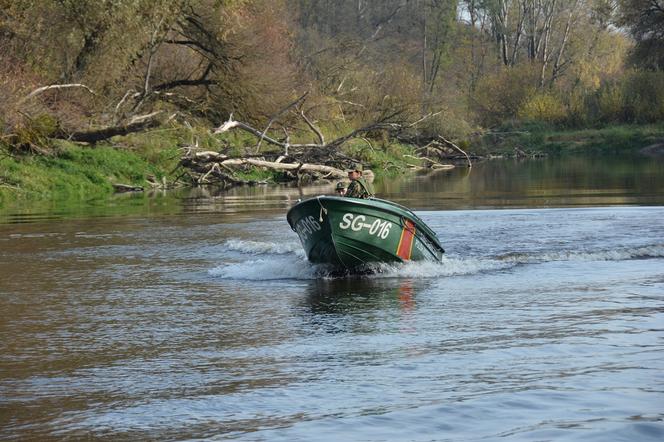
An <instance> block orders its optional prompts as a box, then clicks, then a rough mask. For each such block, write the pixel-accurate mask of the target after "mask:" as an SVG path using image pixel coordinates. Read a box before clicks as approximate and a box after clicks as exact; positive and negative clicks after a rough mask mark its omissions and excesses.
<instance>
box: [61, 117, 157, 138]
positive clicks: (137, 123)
mask: <svg viewBox="0 0 664 442" xmlns="http://www.w3.org/2000/svg"><path fill="white" fill-rule="evenodd" d="M160 114H161V111H157V112H153V113H151V114H147V115H143V116H140V117H135V118H133V119H132V120H131V121H130V122H129V123H127V124H123V125H119V126H111V127H105V128H102V129H95V130H90V131H85V132H73V133H69V134H68V133H61V134H58V136H56V138H60V139H65V140H71V141H80V142H85V143H96V142H98V141H103V140H107V139H109V138H111V137H114V136H116V135H128V134H130V133H134V132H141V131H143V130H146V129H151V128H154V127H157V126H159V125H161V120H160V119H159V118H158V116H159V115H160Z"/></svg>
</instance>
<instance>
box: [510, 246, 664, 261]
mask: <svg viewBox="0 0 664 442" xmlns="http://www.w3.org/2000/svg"><path fill="white" fill-rule="evenodd" d="M662 257H664V245H662V244H655V245H649V246H642V247H622V248H615V249H611V250H595V251H589V250H588V251H583V250H576V251H574V250H560V251H556V252H545V253H542V254H539V255H530V254H526V253H512V254H507V255H504V256H501V257H499V259H500V260H501V261H505V262H514V263H517V264H533V263H541V262H551V261H582V262H588V261H627V260H630V259H648V258H662Z"/></svg>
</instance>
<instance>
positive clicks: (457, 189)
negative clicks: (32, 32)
mask: <svg viewBox="0 0 664 442" xmlns="http://www.w3.org/2000/svg"><path fill="white" fill-rule="evenodd" d="M375 185H376V188H377V192H378V195H379V196H380V197H382V198H386V199H391V200H394V201H397V202H399V203H402V204H404V205H407V206H409V207H412V208H414V209H430V210H431V209H441V210H443V209H467V208H489V207H498V208H505V207H567V206H606V205H625V204H632V205H634V204H639V205H657V204H664V161H661V160H658V159H650V158H641V157H636V156H626V157H619V158H615V157H609V158H605V157H584V156H568V157H556V158H548V159H529V160H493V161H487V162H483V163H477V164H476V165H475V166H474V167H473V168H472V169H471V170H470V171H469V170H468V169H467V168H465V167H459V168H456V169H453V170H450V171H440V170H439V171H434V172H431V173H427V174H421V175H417V176H415V177H405V176H402V175H401V176H397V177H388V178H383V179H379V180H378V181H377V182H376V183H375ZM333 192H334V183H329V182H325V183H317V184H313V185H308V186H306V187H302V188H299V187H297V186H295V185H291V184H288V185H286V184H284V185H276V186H274V185H272V186H255V187H238V188H234V189H230V190H226V191H224V190H220V189H193V190H191V189H186V190H183V189H181V190H176V191H168V192H153V193H146V194H120V195H116V196H114V197H112V198H111V199H110V200H107V199H103V200H92V201H40V202H29V203H23V205H14V206H10V207H4V208H3V207H0V222H4V223H21V222H40V221H41V222H46V221H49V220H53V219H59V218H62V217H92V216H96V217H101V216H103V217H109V216H143V215H149V216H159V215H175V214H191V213H228V214H234V213H235V214H246V213H252V214H253V215H254V216H256V214H257V213H259V212H265V211H274V210H286V209H287V208H289V207H290V206H292V205H293V203H294V202H296V201H297V200H298V199H304V198H308V197H311V196H315V195H321V194H332V193H333Z"/></svg>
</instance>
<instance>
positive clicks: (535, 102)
mask: <svg viewBox="0 0 664 442" xmlns="http://www.w3.org/2000/svg"><path fill="white" fill-rule="evenodd" d="M566 116H567V112H566V109H565V105H564V104H563V102H562V101H561V100H560V98H558V97H556V96H555V95H553V94H552V93H550V92H538V93H536V94H534V95H532V96H530V97H529V98H527V99H526V100H525V101H524V103H523V104H522V105H521V107H520V109H519V112H518V117H519V118H521V119H523V120H526V121H543V122H546V123H554V124H555V123H560V122H562V121H563V120H565V118H566Z"/></svg>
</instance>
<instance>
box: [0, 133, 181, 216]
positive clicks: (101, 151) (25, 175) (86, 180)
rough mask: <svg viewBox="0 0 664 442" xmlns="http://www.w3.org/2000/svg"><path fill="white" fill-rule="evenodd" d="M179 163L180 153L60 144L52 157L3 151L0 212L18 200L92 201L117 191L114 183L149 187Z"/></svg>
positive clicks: (0, 168) (1, 157)
mask: <svg viewBox="0 0 664 442" xmlns="http://www.w3.org/2000/svg"><path fill="white" fill-rule="evenodd" d="M176 163H177V151H176V149H174V148H168V149H144V150H141V151H134V150H125V149H117V148H115V147H112V146H110V145H105V146H98V147H95V148H90V147H84V146H77V145H74V144H70V143H67V142H60V143H57V144H55V145H54V146H53V154H52V155H49V156H43V155H30V154H21V155H17V154H14V155H9V153H8V152H7V151H3V152H0V207H1V206H3V205H5V204H7V203H9V202H11V201H14V200H41V199H58V200H60V199H76V200H91V199H97V198H103V197H106V196H108V195H110V194H112V193H113V192H114V189H113V184H116V183H121V184H129V185H134V186H146V184H147V183H146V179H147V178H148V177H154V179H156V180H161V178H162V177H167V175H168V173H169V172H170V171H171V170H172V169H173V168H174V167H175V164H176Z"/></svg>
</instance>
